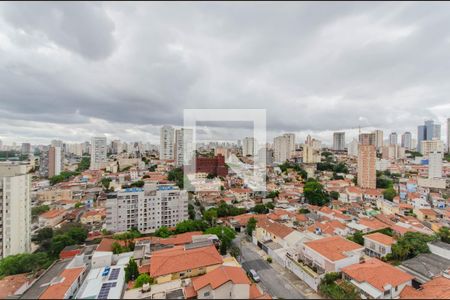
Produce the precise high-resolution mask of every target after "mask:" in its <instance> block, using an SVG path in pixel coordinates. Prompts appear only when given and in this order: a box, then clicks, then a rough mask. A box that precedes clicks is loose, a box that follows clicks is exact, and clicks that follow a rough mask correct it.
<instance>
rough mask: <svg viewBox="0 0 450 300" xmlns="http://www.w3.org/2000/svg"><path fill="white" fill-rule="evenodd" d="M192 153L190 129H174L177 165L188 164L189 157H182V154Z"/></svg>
mask: <svg viewBox="0 0 450 300" xmlns="http://www.w3.org/2000/svg"><path fill="white" fill-rule="evenodd" d="M185 150H186V154H188V153H189V154H193V153H194V144H193V131H192V129H187V128H180V129H177V130H176V131H175V163H176V165H177V167H181V166H183V165H184V164H185V165H187V164H189V163H190V162H189V157H187V158H186V161H185V159H184V154H185Z"/></svg>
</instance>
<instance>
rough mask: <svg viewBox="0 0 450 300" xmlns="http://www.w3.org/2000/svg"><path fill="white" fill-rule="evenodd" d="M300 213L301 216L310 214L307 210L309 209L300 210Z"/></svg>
mask: <svg viewBox="0 0 450 300" xmlns="http://www.w3.org/2000/svg"><path fill="white" fill-rule="evenodd" d="M298 213H299V214H309V213H310V211H309V209H307V208H300V209H299V210H298Z"/></svg>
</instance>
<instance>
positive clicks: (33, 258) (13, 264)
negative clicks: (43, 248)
mask: <svg viewBox="0 0 450 300" xmlns="http://www.w3.org/2000/svg"><path fill="white" fill-rule="evenodd" d="M52 262H53V259H51V258H50V257H49V256H48V255H47V253H44V252H37V253H22V254H16V255H10V256H7V257H5V258H3V259H2V260H0V277H3V276H9V275H15V274H22V273H29V272H36V271H38V270H41V269H46V268H48V267H49V266H50V264H51V263H52Z"/></svg>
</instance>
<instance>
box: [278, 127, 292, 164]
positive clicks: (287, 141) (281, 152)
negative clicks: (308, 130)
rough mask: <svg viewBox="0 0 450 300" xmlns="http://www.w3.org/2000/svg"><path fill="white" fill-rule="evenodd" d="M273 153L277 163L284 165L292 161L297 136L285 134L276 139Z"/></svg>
mask: <svg viewBox="0 0 450 300" xmlns="http://www.w3.org/2000/svg"><path fill="white" fill-rule="evenodd" d="M273 151H274V160H275V162H276V163H284V162H285V161H286V160H288V159H290V158H291V157H292V155H293V153H294V151H295V134H293V133H285V134H283V135H282V136H277V137H276V138H274V140H273Z"/></svg>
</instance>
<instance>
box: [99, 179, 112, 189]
mask: <svg viewBox="0 0 450 300" xmlns="http://www.w3.org/2000/svg"><path fill="white" fill-rule="evenodd" d="M111 181H112V179H111V178H107V177H105V178H102V180H101V183H102V186H103V187H104V188H105V189H106V190H107V189H109V184H110V183H111Z"/></svg>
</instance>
